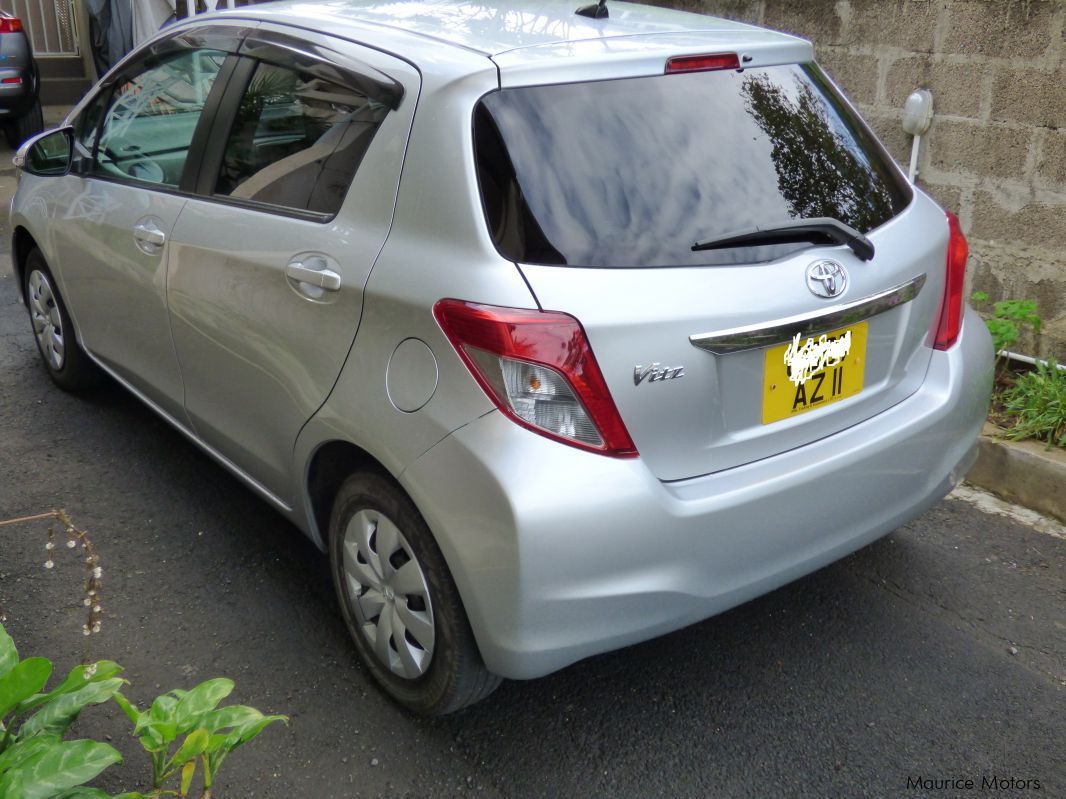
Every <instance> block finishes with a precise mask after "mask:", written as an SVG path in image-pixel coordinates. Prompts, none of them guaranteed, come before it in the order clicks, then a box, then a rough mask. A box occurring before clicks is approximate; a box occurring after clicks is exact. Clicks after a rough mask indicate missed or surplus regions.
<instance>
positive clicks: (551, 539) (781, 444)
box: [11, 0, 992, 713]
mask: <svg viewBox="0 0 1066 799" xmlns="http://www.w3.org/2000/svg"><path fill="white" fill-rule="evenodd" d="M577 4H578V3H577V0H543V2H537V3H530V4H528V5H520V4H513V5H511V4H507V3H504V4H499V5H493V6H486V5H481V4H474V3H467V2H463V1H462V0H458V1H457V2H442V1H435V0H425V1H420V0H416V1H415V2H389V1H388V0H367V1H366V2H358V0H355V1H352V0H337V1H336V2H328V3H309V2H295V3H286V2H282V3H274V4H268V5H263V6H252V7H246V8H241V9H238V10H236V11H234V12H229V13H225V14H221V15H211V16H207V17H198V18H195V19H194V20H191V21H188V22H186V23H183V24H180V25H176V26H174V27H173V28H169V29H167V30H166V31H165V32H163V33H161V34H160V35H158V36H157V37H156V38H155V39H154V40H152V41H150V42H148V43H147V44H145V45H144V46H143V47H141V48H140V49H138V50H137V51H136V52H134V53H132V54H130V55H129V56H128V57H127V58H126V59H125V60H124V61H123V62H122V63H120V64H118V65H117V66H116V67H115V68H114V69H113V70H112V71H111V72H110V73H109V74H108V75H107V76H105V77H104V79H103V80H102V81H101V83H100V84H99V85H98V86H97V87H96V88H95V89H94V90H93V91H92V92H91V93H90V94H89V96H88V97H86V98H85V99H84V100H83V101H82V102H81V103H80V104H79V105H78V106H77V107H76V108H75V109H74V110H73V111H72V112H71V114H70V116H69V117H68V118H67V120H66V123H65V126H64V127H62V128H61V129H58V130H56V131H53V132H50V133H47V134H43V135H42V136H41V137H38V138H36V139H34V140H32V141H30V142H28V143H27V144H26V145H24V146H23V148H22V149H21V150H20V152H19V154H18V156H17V158H16V162H17V164H18V165H19V166H20V167H21V170H20V181H19V186H18V192H17V194H16V196H15V199H14V202H13V205H12V211H11V228H12V230H13V235H14V246H13V252H14V258H15V266H16V270H17V275H18V277H19V279H20V280H21V285H22V286H23V296H24V301H25V304H26V306H27V308H28V310H29V315H30V317H31V321H32V324H33V332H34V334H35V336H36V340H37V344H38V347H39V349H40V353H41V356H42V358H43V361H44V365H45V367H46V368H47V369H48V372H49V373H50V374H51V377H52V379H53V380H54V381H55V382H56V383H57V384H58V385H59V386H60V387H61V388H64V389H68V390H74V389H80V388H84V387H86V386H88V385H91V384H92V383H93V382H94V380H96V379H97V378H98V377H99V376H100V375H101V374H103V373H107V374H109V375H111V377H112V378H114V379H115V380H117V381H118V382H120V383H121V384H122V385H124V386H126V387H127V388H128V389H129V390H130V391H132V392H133V393H134V394H136V395H137V396H138V397H140V398H141V399H142V400H143V401H144V402H145V403H147V404H148V405H149V406H150V407H151V408H153V409H154V410H155V411H156V412H157V413H159V414H160V415H161V416H162V417H163V418H165V419H166V420H167V421H168V422H170V423H171V424H172V425H174V427H176V428H177V429H178V430H180V431H181V432H182V433H184V434H185V435H186V436H188V437H189V438H190V439H191V440H192V441H194V442H196V443H197V444H198V445H199V446H200V447H202V448H203V449H204V450H205V451H206V452H207V453H208V454H209V455H211V456H212V457H214V458H215V459H217V460H218V461H219V462H221V463H222V464H223V465H225V466H226V467H227V468H229V469H230V470H231V471H232V472H233V473H234V474H236V475H237V476H238V477H240V478H241V479H242V480H244V481H245V482H246V483H247V484H248V485H249V486H251V488H252V489H254V490H255V491H257V492H258V493H259V494H261V495H262V496H263V497H264V498H265V499H266V500H267V501H268V502H269V503H271V504H272V505H273V506H274V507H276V508H277V509H278V510H279V511H280V512H281V513H282V514H284V515H285V516H286V517H287V518H288V519H290V520H291V521H292V522H293V523H294V524H295V525H296V526H297V527H299V528H300V529H301V530H303V531H304V532H305V533H306V534H307V535H309V536H310V537H311V538H312V539H313V540H314V541H315V542H316V543H317V544H318V545H319V546H320V547H321V548H322V549H323V550H326V551H328V552H329V557H330V561H331V564H332V573H333V577H334V581H335V584H336V590H337V594H338V597H339V601H340V607H341V610H342V612H343V615H344V619H345V621H346V622H347V625H348V628H349V630H350V632H351V637H352V639H353V641H354V643H355V648H356V650H357V651H358V653H359V655H360V657H361V658H362V660H363V662H364V663H365V665H366V668H367V669H368V670H369V671H370V672H371V673H372V674H373V676H374V677H375V678H376V680H377V681H378V682H379V683H380V684H381V686H382V687H383V688H384V689H385V690H386V691H387V692H388V693H389V694H391V696H392V697H394V698H395V699H396V700H397V701H399V702H400V703H402V704H403V705H405V706H406V707H408V708H410V709H412V710H414V711H417V712H421V713H445V712H448V711H452V710H455V709H457V708H460V707H462V706H464V705H467V704H469V703H471V702H474V701H477V700H479V699H481V698H483V697H485V696H487V695H488V694H489V693H490V692H491V691H492V690H493V689H494V688H495V687H496V685H497V684H498V683H499V680H500V678H515V679H526V678H533V677H537V676H540V675H544V674H548V673H549V672H552V671H554V670H556V669H560V668H562V667H564V666H566V665H568V664H570V663H573V662H575V661H577V660H580V659H581V658H586V657H588V656H590V655H594V654H596V653H600V652H605V651H608V650H612V649H616V648H618V647H622V646H625V645H627V644H632V643H634V642H637V641H643V640H645V639H648V638H651V637H654V636H658V635H661V634H663V633H666V632H669V631H671V630H676V629H678V628H680V627H683V626H685V625H688V624H692V623H693V622H696V621H699V620H701V619H705V618H707V617H709V616H712V615H714V614H716V613H720V612H722V611H724V610H726V609H727V608H730V607H733V606H735V605H737V604H739V603H741V602H744V601H746V600H748V599H750V598H752V597H755V596H757V595H759V594H762V593H764V592H767V591H769V590H771V589H773V588H775V587H777V586H780V585H782V584H784V583H786V582H788V581H790V580H793V579H795V578H797V577H799V576H801V575H804V574H807V573H809V572H811V571H813V570H815V569H818V568H819V567H821V566H824V565H826V564H828V563H830V562H832V561H834V560H836V559H838V558H840V557H842V556H844V555H846V554H848V553H850V552H852V551H854V550H856V549H858V548H859V547H862V546H863V545H865V544H868V543H870V542H871V541H873V540H875V539H877V538H878V537H879V536H883V535H885V534H886V533H888V532H889V531H891V530H893V529H894V528H896V527H898V526H899V525H901V524H903V523H904V522H906V521H907V520H909V519H911V518H913V517H914V516H916V515H917V514H919V513H921V512H922V511H923V510H925V509H926V508H928V507H929V506H930V505H931V504H932V503H934V502H935V501H936V500H938V499H939V498H940V497H942V496H943V495H944V494H946V493H947V492H948V491H950V490H951V488H952V487H953V486H954V485H955V484H956V483H957V482H958V481H959V480H960V479H961V478H962V476H963V475H964V473H965V472H966V470H967V468H968V467H969V466H970V464H971V463H972V461H973V458H974V452H975V440H976V437H977V434H978V430H979V428H980V426H981V424H982V420H983V419H984V415H985V411H986V407H987V402H988V394H989V388H990V382H991V360H992V352H991V347H990V343H989V338H988V335H987V333H986V331H985V328H984V325H983V324H982V323H981V321H980V319H978V318H977V317H976V316H975V315H974V314H973V312H972V311H970V310H967V309H966V307H965V304H964V301H963V296H962V292H963V280H964V271H965V265H966V257H967V245H966V241H965V239H964V238H963V235H962V233H961V231H960V229H959V225H958V222H957V221H956V220H955V218H954V217H953V216H951V215H950V214H945V212H944V211H943V210H941V209H940V208H939V207H937V205H936V204H935V203H934V202H933V201H932V200H931V199H930V198H929V197H928V196H927V195H926V194H925V193H923V192H922V191H921V190H920V189H918V188H916V187H915V186H913V185H910V184H909V183H908V182H907V180H906V178H905V177H904V176H903V175H902V174H901V172H900V170H899V169H898V168H897V166H896V164H895V163H894V162H893V161H892V159H891V158H890V157H889V156H888V155H887V154H886V152H885V150H884V149H883V148H882V146H881V145H880V144H879V143H878V142H877V140H876V139H875V138H874V136H873V135H872V134H871V133H870V130H869V129H868V128H867V127H866V125H865V124H864V123H863V122H862V120H861V119H859V117H858V115H857V114H856V112H855V110H854V109H853V108H852V107H851V106H850V105H849V104H848V102H847V100H845V99H844V98H843V97H842V95H841V93H840V91H839V90H838V89H837V88H836V87H835V86H834V85H833V83H832V81H831V80H830V79H829V78H828V77H827V76H826V74H825V73H824V72H823V71H822V70H821V69H820V68H819V67H818V66H817V64H815V62H814V59H813V52H812V49H811V46H810V44H809V43H807V42H805V41H803V40H800V39H796V38H794V37H791V36H786V35H783V34H780V33H774V32H771V31H766V30H761V29H758V28H754V27H750V26H747V25H742V24H738V23H734V22H727V21H723V20H719V19H714V18H711V17H704V16H699V15H693V14H686V13H681V12H676V11H667V10H662V9H658V8H650V7H643V6H639V5H631V4H627V3H621V2H613V0H612V2H611V3H610V4H609V6H606V7H603V6H602V5H601V6H600V7H596V6H593V7H590V8H581V9H577V8H575V5H577Z"/></svg>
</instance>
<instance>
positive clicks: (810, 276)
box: [807, 261, 848, 300]
mask: <svg viewBox="0 0 1066 799" xmlns="http://www.w3.org/2000/svg"><path fill="white" fill-rule="evenodd" d="M847 287H848V270H847V269H845V268H844V265H843V264H838V263H837V262H836V261H815V262H814V263H813V264H811V265H810V266H808V267H807V288H809V289H810V290H811V294H813V295H814V296H816V297H824V298H825V299H827V300H828V299H832V298H833V297H839V296H840V295H841V294H843V293H844V291H845V289H847Z"/></svg>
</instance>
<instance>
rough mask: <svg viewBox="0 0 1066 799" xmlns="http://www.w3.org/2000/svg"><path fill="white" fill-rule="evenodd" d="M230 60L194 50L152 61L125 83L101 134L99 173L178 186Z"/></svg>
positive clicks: (95, 166)
mask: <svg viewBox="0 0 1066 799" xmlns="http://www.w3.org/2000/svg"><path fill="white" fill-rule="evenodd" d="M225 60H226V53H223V52H220V51H218V50H188V51H184V52H181V53H176V54H174V55H170V56H168V57H166V58H165V59H164V60H162V61H159V60H153V61H150V62H149V63H148V64H147V65H146V66H147V68H146V69H144V70H143V71H142V72H140V73H138V74H136V75H134V76H132V77H128V78H124V79H122V80H121V81H120V83H119V84H118V85H117V86H116V87H115V89H114V92H113V93H112V95H111V105H110V106H109V107H108V109H107V113H106V115H105V117H104V121H103V127H102V128H101V129H100V134H99V143H98V147H97V151H96V161H95V162H94V164H93V171H94V172H96V173H98V174H102V175H108V176H111V177H119V178H134V179H136V180H140V181H144V182H147V183H157V184H160V185H164V186H172V187H176V186H178V184H180V183H181V175H182V171H183V170H184V168H185V159H186V158H187V157H188V154H189V145H190V144H191V143H192V137H193V133H194V131H195V130H196V123H197V122H198V121H199V119H200V114H201V113H202V112H203V110H204V103H205V102H206V101H207V96H208V95H209V94H210V93H211V87H212V86H213V85H214V82H215V78H216V77H217V76H218V72H219V70H220V69H221V68H222V63H223V61H225ZM90 111H91V109H90Z"/></svg>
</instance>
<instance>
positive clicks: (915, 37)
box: [767, 0, 940, 53]
mask: <svg viewBox="0 0 1066 799" xmlns="http://www.w3.org/2000/svg"><path fill="white" fill-rule="evenodd" d="M773 4H774V3H773V0H770V2H769V3H768V4H767V5H773ZM847 7H848V8H849V9H850V13H849V14H848V25H847V30H846V42H847V43H848V44H865V45H876V46H881V47H899V48H902V49H904V50H910V51H911V52H913V53H931V52H933V41H934V33H935V31H936V23H937V15H938V13H939V11H940V3H938V2H932V0H902V2H901V1H900V0H897V1H896V2H891V3H886V2H885V0H851V2H850V3H848V4H847ZM767 13H769V9H768V10H767Z"/></svg>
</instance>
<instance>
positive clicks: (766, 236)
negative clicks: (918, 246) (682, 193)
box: [692, 216, 874, 261]
mask: <svg viewBox="0 0 1066 799" xmlns="http://www.w3.org/2000/svg"><path fill="white" fill-rule="evenodd" d="M802 241H810V242H814V243H815V244H818V243H822V242H827V243H832V244H846V245H848V246H849V247H851V249H852V250H853V251H854V252H855V255H856V256H858V257H859V258H861V259H862V260H863V261H869V260H870V259H871V258H873V257H874V245H873V242H872V241H870V240H869V239H868V238H866V236H864V235H863V234H862V233H860V232H859V231H857V230H856V229H855V228H853V227H851V226H850V225H845V224H844V223H843V222H841V221H840V220H839V219H833V218H832V217H830V216H819V217H813V218H811V219H796V220H794V221H791V222H782V223H781V224H779V225H772V226H770V227H761V228H758V227H756V228H751V229H749V230H738V231H736V232H734V233H726V234H725V235H724V236H719V237H717V238H713V239H707V240H706V241H697V242H696V243H695V244H693V245H692V251H693V252H699V251H700V250H727V249H729V248H730V247H758V246H760V245H765V244H795V243H798V242H802Z"/></svg>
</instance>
